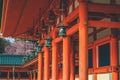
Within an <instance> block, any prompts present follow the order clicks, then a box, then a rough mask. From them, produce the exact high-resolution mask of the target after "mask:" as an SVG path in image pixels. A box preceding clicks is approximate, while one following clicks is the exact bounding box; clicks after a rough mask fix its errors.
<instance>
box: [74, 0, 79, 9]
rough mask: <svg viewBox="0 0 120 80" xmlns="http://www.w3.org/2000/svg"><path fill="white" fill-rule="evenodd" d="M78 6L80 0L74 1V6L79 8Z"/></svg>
mask: <svg viewBox="0 0 120 80" xmlns="http://www.w3.org/2000/svg"><path fill="white" fill-rule="evenodd" d="M78 6H79V2H78V0H75V1H74V7H75V8H77V7H78Z"/></svg>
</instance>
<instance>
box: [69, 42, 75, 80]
mask: <svg viewBox="0 0 120 80" xmlns="http://www.w3.org/2000/svg"><path fill="white" fill-rule="evenodd" d="M72 43H73V42H71V47H70V80H75V54H74V51H73V44H72Z"/></svg>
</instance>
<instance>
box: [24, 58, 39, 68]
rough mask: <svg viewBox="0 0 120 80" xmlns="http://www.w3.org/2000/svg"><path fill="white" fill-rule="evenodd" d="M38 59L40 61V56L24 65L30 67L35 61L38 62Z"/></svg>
mask: <svg viewBox="0 0 120 80" xmlns="http://www.w3.org/2000/svg"><path fill="white" fill-rule="evenodd" d="M37 61H38V57H37V58H35V59H33V60H32V61H30V62H28V63H26V64H24V65H23V66H22V67H23V68H25V67H28V66H30V65H33V64H34V63H37Z"/></svg>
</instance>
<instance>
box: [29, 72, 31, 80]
mask: <svg viewBox="0 0 120 80" xmlns="http://www.w3.org/2000/svg"><path fill="white" fill-rule="evenodd" d="M29 79H30V80H32V72H30V76H29Z"/></svg>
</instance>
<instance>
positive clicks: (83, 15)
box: [79, 1, 88, 80]
mask: <svg viewBox="0 0 120 80" xmlns="http://www.w3.org/2000/svg"><path fill="white" fill-rule="evenodd" d="M79 18H80V26H79V80H88V33H87V18H88V16H87V4H86V2H83V1H81V2H80V6H79Z"/></svg>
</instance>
